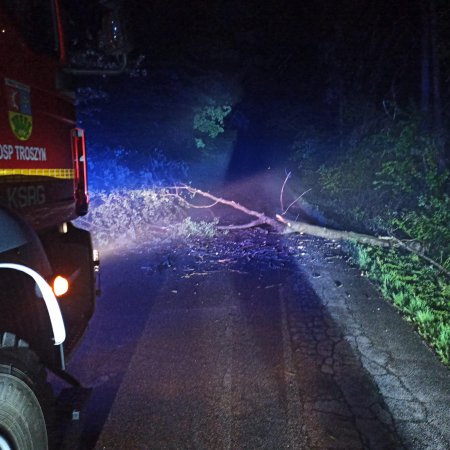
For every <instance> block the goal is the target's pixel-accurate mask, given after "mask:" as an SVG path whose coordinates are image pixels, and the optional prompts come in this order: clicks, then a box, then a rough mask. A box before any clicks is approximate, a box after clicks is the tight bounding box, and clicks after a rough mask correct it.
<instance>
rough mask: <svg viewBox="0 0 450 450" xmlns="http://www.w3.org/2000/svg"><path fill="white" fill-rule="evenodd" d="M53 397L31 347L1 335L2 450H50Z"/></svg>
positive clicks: (0, 443)
mask: <svg viewBox="0 0 450 450" xmlns="http://www.w3.org/2000/svg"><path fill="white" fill-rule="evenodd" d="M51 399H52V393H51V388H50V385H49V384H48V383H47V375H46V371H45V369H44V367H43V366H42V365H41V364H40V363H39V360H38V358H37V356H36V354H35V353H34V352H33V351H31V350H30V349H29V348H28V346H27V344H26V343H25V342H24V341H22V340H20V339H17V338H16V336H15V335H14V334H12V333H0V450H47V449H48V448H49V442H48V434H47V428H49V427H48V424H49V422H50V420H49V418H50V414H49V413H50V406H51Z"/></svg>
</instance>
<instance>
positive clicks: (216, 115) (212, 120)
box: [193, 105, 231, 152]
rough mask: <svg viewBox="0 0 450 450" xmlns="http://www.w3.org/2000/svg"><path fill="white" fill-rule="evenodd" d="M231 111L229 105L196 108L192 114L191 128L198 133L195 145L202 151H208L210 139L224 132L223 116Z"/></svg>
mask: <svg viewBox="0 0 450 450" xmlns="http://www.w3.org/2000/svg"><path fill="white" fill-rule="evenodd" d="M230 113H231V106H229V105H220V106H204V107H202V108H197V109H196V110H195V114H194V123H193V128H194V130H195V131H197V132H199V133H200V136H199V137H196V138H195V145H196V147H197V148H198V149H200V150H202V151H203V152H208V151H210V147H211V146H212V144H211V143H212V140H213V139H215V138H217V136H219V135H220V134H222V133H224V132H225V124H224V120H225V118H226V117H227V116H228V115H229V114H230Z"/></svg>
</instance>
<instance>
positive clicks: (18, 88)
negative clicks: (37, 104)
mask: <svg viewBox="0 0 450 450" xmlns="http://www.w3.org/2000/svg"><path fill="white" fill-rule="evenodd" d="M5 85H6V86H5V87H6V99H7V104H8V118H9V125H10V127H11V130H12V132H13V133H14V135H15V136H16V138H17V139H20V140H21V141H26V140H27V139H29V138H30V136H31V131H32V129H33V117H32V114H31V95H30V86H28V85H26V84H23V83H19V82H18V81H14V80H10V79H8V78H5Z"/></svg>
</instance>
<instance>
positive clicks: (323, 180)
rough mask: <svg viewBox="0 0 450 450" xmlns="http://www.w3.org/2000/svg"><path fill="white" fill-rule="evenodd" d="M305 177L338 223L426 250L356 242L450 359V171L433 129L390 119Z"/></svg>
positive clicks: (388, 292)
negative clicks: (441, 157) (441, 159)
mask: <svg viewBox="0 0 450 450" xmlns="http://www.w3.org/2000/svg"><path fill="white" fill-rule="evenodd" d="M296 158H297V160H301V157H299V155H297V156H296ZM317 174H318V177H317ZM315 177H316V179H318V186H317V183H316V184H314V179H315ZM304 179H306V180H307V181H306V182H307V183H311V184H308V187H314V188H315V190H316V195H315V198H313V199H312V200H313V201H314V202H315V203H316V205H317V206H318V207H319V208H320V209H322V211H324V212H325V214H326V215H328V216H329V217H331V218H333V219H335V221H337V222H338V223H341V224H343V225H345V226H346V227H351V228H354V229H355V228H356V229H363V230H365V231H369V232H372V233H375V234H377V233H379V234H392V235H394V236H396V237H398V238H399V239H405V240H407V242H408V243H409V244H410V245H411V246H414V245H415V244H418V245H419V248H420V250H419V253H420V254H416V253H413V252H408V251H406V250H405V249H403V248H394V249H388V250H386V249H381V248H371V247H368V246H363V245H360V244H351V246H350V247H351V251H352V252H353V256H354V260H355V261H356V262H357V263H358V264H359V266H360V267H361V269H362V271H363V273H364V274H366V276H368V277H369V278H370V279H371V280H373V281H375V282H376V283H377V285H378V286H379V289H380V290H381V292H382V293H383V295H384V296H385V297H386V298H387V299H389V300H391V301H392V303H393V304H394V305H395V306H396V307H397V308H398V309H399V310H400V311H401V312H402V313H403V314H404V316H405V318H406V320H408V321H410V322H411V323H413V324H414V326H415V327H416V329H417V331H418V332H419V333H420V334H421V335H422V336H423V337H424V338H425V339H426V341H427V342H428V343H429V345H430V346H431V347H433V348H434V349H435V351H436V353H437V354H438V356H439V357H440V358H441V360H442V361H443V362H444V363H445V364H449V365H450V277H448V274H446V273H445V272H449V271H450V195H449V189H450V188H449V180H450V177H449V172H448V170H444V169H442V168H440V165H439V151H438V144H437V143H436V140H435V139H434V138H433V136H432V135H425V134H423V133H421V132H420V127H419V124H418V121H415V120H413V119H411V118H406V119H405V120H403V121H398V122H391V123H389V124H387V125H386V124H383V126H379V127H378V129H375V131H372V132H371V133H367V134H366V135H365V136H364V137H363V138H361V139H359V140H358V142H356V143H353V144H352V145H350V144H349V145H348V147H347V149H346V151H344V152H340V156H339V157H335V158H334V159H332V160H330V161H329V162H328V163H325V164H323V163H322V164H320V166H319V167H317V168H316V170H311V171H309V173H305V174H304ZM310 200H311V199H310ZM349 213H350V214H349ZM422 255H425V256H427V257H428V258H430V259H431V260H432V261H434V262H435V263H436V264H431V263H430V260H426V259H424V258H423V257H422ZM439 266H440V268H439Z"/></svg>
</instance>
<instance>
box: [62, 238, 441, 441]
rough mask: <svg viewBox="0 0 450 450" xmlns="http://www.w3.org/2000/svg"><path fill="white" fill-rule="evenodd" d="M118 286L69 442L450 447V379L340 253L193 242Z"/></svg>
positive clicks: (280, 241) (109, 265)
mask: <svg viewBox="0 0 450 450" xmlns="http://www.w3.org/2000/svg"><path fill="white" fill-rule="evenodd" d="M103 279H104V283H105V287H104V291H105V293H104V296H103V298H101V299H100V300H99V307H98V311H97V315H96V318H95V319H94V322H93V324H92V327H91V330H90V331H89V333H88V336H87V339H86V341H85V342H84V344H83V346H82V347H81V348H80V349H79V351H78V353H77V355H76V357H75V358H74V360H73V361H72V362H71V365H70V370H71V371H72V372H74V373H75V374H77V375H78V376H79V377H80V378H81V379H82V380H83V381H84V382H85V384H87V385H91V386H93V388H94V390H93V395H92V397H91V400H90V403H89V405H88V407H87V409H86V411H85V412H84V414H82V420H81V421H80V422H79V423H78V424H76V426H75V428H76V427H78V434H77V433H74V432H73V430H72V431H71V432H70V433H68V435H67V436H66V438H65V447H64V448H67V449H69V448H71V449H74V448H82V449H88V448H94V447H95V448H96V449H111V450H112V449H130V450H132V449H219V448H223V449H330V448H336V449H367V448H370V449H401V448H407V449H421V450H422V449H433V450H437V449H448V448H450V412H449V408H448V405H449V400H450V372H449V371H448V370H447V369H445V368H444V367H443V366H442V365H441V364H440V363H439V362H438V361H437V359H436V357H435V356H434V355H433V354H432V353H431V352H430V351H429V349H428V348H427V347H426V346H425V345H424V344H423V343H422V342H421V340H420V339H419V337H418V336H417V335H416V334H415V333H414V331H413V329H412V328H411V327H410V325H409V324H407V323H405V322H404V321H403V320H402V319H401V318H400V316H399V315H398V314H397V313H396V312H395V310H394V309H393V308H392V307H391V306H390V305H388V304H387V303H386V302H384V301H383V300H382V299H380V298H379V295H378V293H377V291H376V290H375V289H374V288H373V287H372V286H371V285H370V284H369V283H368V281H367V280H366V279H364V278H362V277H361V276H360V274H359V272H358V271H357V270H356V269H354V268H351V267H350V266H349V265H348V264H347V263H346V262H345V257H344V256H343V254H342V253H341V251H340V249H339V247H338V246H337V245H336V244H332V243H327V242H326V241H322V240H318V239H307V238H304V237H298V236H297V237H292V236H291V237H289V238H286V237H282V236H277V235H271V234H266V233H264V232H261V231H258V230H255V231H252V232H240V233H236V234H229V235H227V236H224V237H221V238H218V239H214V240H212V241H208V242H205V241H195V239H192V240H191V242H190V243H189V244H186V243H185V244H177V245H175V244H174V243H172V244H171V245H167V246H166V247H165V248H164V247H159V248H158V249H156V250H155V249H153V250H152V249H147V250H145V251H141V252H140V253H135V254H130V255H129V256H128V257H127V258H124V257H120V258H117V257H116V258H115V259H114V258H113V257H110V258H109V259H108V258H107V261H106V264H105V268H104V273H103Z"/></svg>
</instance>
